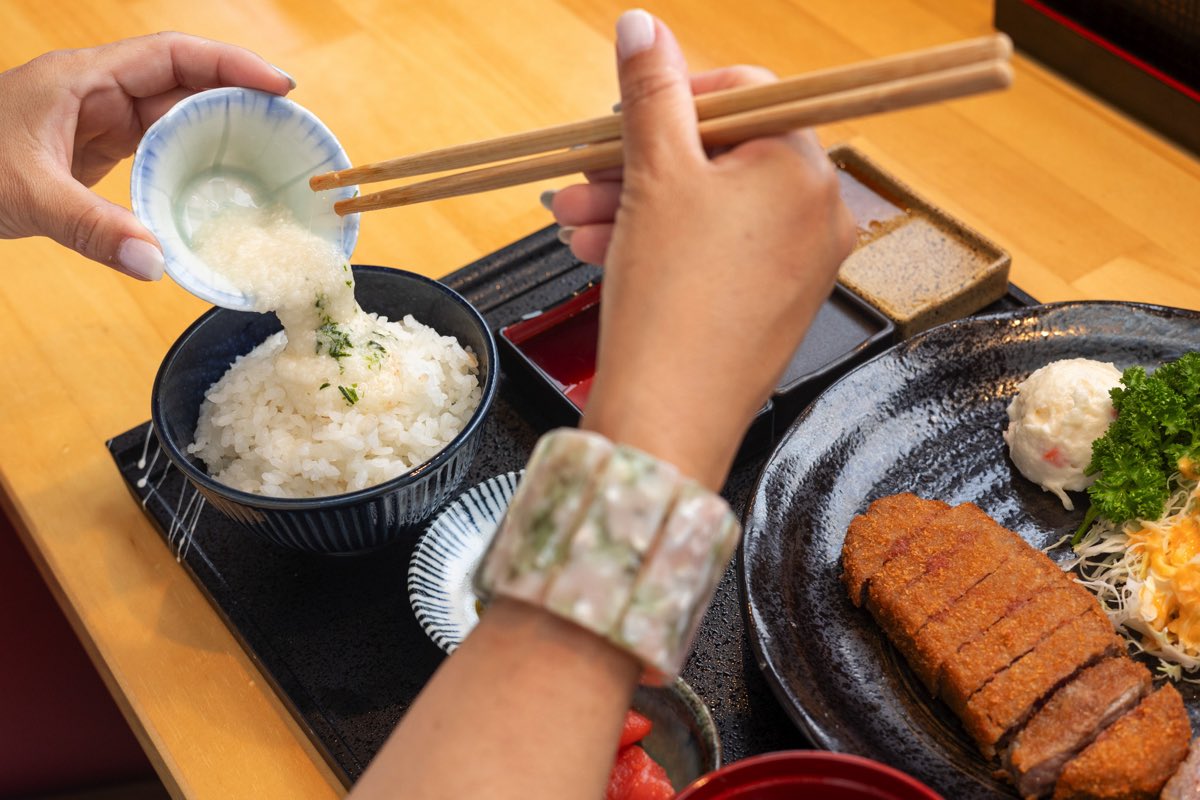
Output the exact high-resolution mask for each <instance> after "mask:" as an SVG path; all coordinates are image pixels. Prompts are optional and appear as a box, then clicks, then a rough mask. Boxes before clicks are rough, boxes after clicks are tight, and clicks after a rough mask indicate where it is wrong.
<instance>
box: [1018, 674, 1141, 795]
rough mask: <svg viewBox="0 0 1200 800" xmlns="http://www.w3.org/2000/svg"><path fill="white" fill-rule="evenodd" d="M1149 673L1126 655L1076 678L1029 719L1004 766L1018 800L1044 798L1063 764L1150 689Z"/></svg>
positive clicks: (1050, 790) (1051, 787) (1135, 703)
mask: <svg viewBox="0 0 1200 800" xmlns="http://www.w3.org/2000/svg"><path fill="white" fill-rule="evenodd" d="M1151 683H1152V680H1151V677H1150V671H1149V670H1148V669H1146V668H1145V667H1143V666H1142V665H1141V664H1139V663H1137V662H1136V661H1134V660H1133V659H1130V658H1126V657H1124V656H1121V657H1118V658H1107V659H1105V660H1103V661H1101V662H1100V663H1099V664H1097V665H1095V666H1094V667H1088V668H1087V669H1085V670H1084V671H1083V672H1081V673H1079V675H1077V676H1076V677H1075V679H1074V680H1073V681H1071V682H1070V683H1068V684H1067V685H1066V686H1063V687H1062V688H1061V689H1059V690H1058V691H1057V692H1055V693H1054V695H1053V696H1052V697H1051V698H1050V700H1049V701H1047V702H1046V705H1044V706H1042V708H1041V710H1040V711H1038V712H1037V713H1036V714H1034V715H1033V717H1032V718H1031V719H1030V720H1029V724H1027V725H1026V726H1025V727H1024V728H1023V729H1022V730H1021V732H1020V733H1018V734H1017V735H1016V737H1015V738H1014V739H1013V740H1012V743H1011V744H1010V745H1009V746H1008V748H1007V749H1006V750H1005V751H1004V756H1003V758H1004V766H1005V768H1006V769H1007V770H1008V772H1009V775H1011V776H1012V781H1013V784H1014V785H1015V786H1016V787H1017V792H1018V793H1019V794H1020V795H1021V796H1022V797H1027V798H1028V797H1047V796H1048V795H1049V794H1050V792H1052V791H1053V790H1054V782H1055V781H1056V780H1058V774H1059V773H1060V772H1062V768H1063V765H1064V764H1066V763H1067V762H1068V761H1070V760H1071V759H1072V758H1074V757H1075V756H1076V754H1078V753H1079V751H1080V750H1082V749H1083V748H1085V747H1087V746H1088V745H1089V744H1091V743H1092V741H1093V740H1095V738H1096V737H1097V736H1099V735H1100V734H1101V733H1103V731H1104V729H1105V728H1107V727H1108V726H1109V725H1111V724H1112V723H1113V721H1114V720H1116V719H1117V718H1118V717H1120V716H1121V715H1123V714H1124V713H1125V712H1127V711H1129V710H1130V709H1131V708H1133V707H1134V706H1136V705H1137V704H1138V703H1139V702H1141V699H1142V698H1143V697H1145V696H1146V694H1147V693H1148V692H1149V691H1150V687H1151Z"/></svg>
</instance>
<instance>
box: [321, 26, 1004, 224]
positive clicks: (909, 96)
mask: <svg viewBox="0 0 1200 800" xmlns="http://www.w3.org/2000/svg"><path fill="white" fill-rule="evenodd" d="M1011 54H1012V43H1011V42H1010V41H1009V39H1008V37H1007V36H1004V35H1003V34H998V35H995V36H988V37H984V38H980V39H972V40H969V41H965V42H959V43H956V44H951V45H944V46H941V47H935V48H931V49H928V50H919V51H914V52H912V53H905V54H901V55H897V56H890V57H887V58H881V59H877V60H874V61H865V62H861V63H858V64H851V65H848V66H843V67H835V68H832V69H826V70H821V71H818V72H811V73H805V74H802V75H797V76H794V77H791V78H785V79H783V80H780V81H777V82H775V83H769V84H762V85H759V86H753V87H749V88H739V89H729V90H726V91H722V92H713V93H712V94H707V95H701V96H699V97H697V98H696V111H697V115H698V117H699V119H700V125H699V132H700V138H701V141H702V142H703V143H704V145H705V146H706V147H720V146H728V145H734V144H737V143H739V142H743V141H746V140H748V139H753V138H756V137H760V136H770V135H775V134H780V133H784V132H786V131H789V130H795V129H797V128H806V127H810V126H813V125H822V124H826V123H830V122H837V121H840V120H845V119H850V118H852V117H859V116H866V115H868V114H878V113H882V112H885V111H895V110H899V109H902V108H912V107H914V106H919V105H924V104H927V103H935V102H939V101H942V100H949V99H953V98H957V97H964V96H967V95H971V94H978V93H981V92H987V91H992V90H995V89H1002V88H1005V87H1007V86H1008V85H1009V84H1010V83H1011V82H1012V69H1011V67H1010V66H1009V65H1008V58H1009V56H1010V55H1011ZM620 136H621V116H620V114H619V113H618V114H612V115H609V116H605V117H599V118H596V119H591V120H585V121H582V122H575V123H569V124H565V125H557V126H553V127H549V128H542V129H539V130H535V131H529V132H526V133H520V134H515V135H512V136H505V137H500V138H497V139H490V140H486V141H481V142H473V143H470V144H465V145H458V146H454V147H447V148H443V149H440V150H433V151H429V152H426V153H418V154H416V155H411V156H404V157H402V158H397V159H393V160H390V161H382V162H378V163H375V164H368V165H365V166H361V167H351V168H350V169H345V170H340V171H338V172H329V173H325V174H323V175H316V176H314V177H313V178H312V179H311V180H310V181H309V185H310V186H311V187H312V188H313V189H314V190H323V189H333V188H336V187H339V186H351V185H354V184H361V183H372V182H376V181H385V180H393V179H396V178H404V177H411V176H414V175H422V174H427V173H432V172H442V171H446V170H452V169H459V168H462V167H470V166H475V165H478V164H487V163H491V162H505V163H498V164H494V165H493V166H487V167H482V168H480V169H475V170H469V171H466V172H460V173H456V174H452V175H446V176H443V177H438V178H433V179H429V180H424V181H419V182H416V183H411V184H408V185H405V186H398V187H395V188H392V189H386V190H384V191H381V192H376V193H374V194H368V195H362V196H360V197H354V198H350V199H348V200H342V201H339V202H338V203H336V204H335V205H334V209H335V210H336V211H337V213H338V214H342V215H345V214H351V213H354V212H358V211H374V210H376V209H380V208H390V207H392V206H401V205H411V204H413V203H422V202H426V201H429V200H438V199H442V198H446V197H455V196H458V195H464V194H473V193H476V192H484V191H490V190H492V189H500V188H504V187H507V186H515V185H518V184H522V183H531V182H534V181H539V180H544V179H547V178H555V177H560V176H563V175H570V174H572V173H576V172H584V171H589V170H599V169H606V168H609V167H615V166H619V165H620V164H621V163H622V141H621V139H620ZM564 148H566V149H564ZM550 151H557V152H550ZM538 153H546V155H536V154H538ZM530 155H534V156H535V157H533V158H525V159H521V157H522V156H530ZM512 159H521V160H515V161H514V160H512Z"/></svg>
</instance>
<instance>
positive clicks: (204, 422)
mask: <svg viewBox="0 0 1200 800" xmlns="http://www.w3.org/2000/svg"><path fill="white" fill-rule="evenodd" d="M267 223H268V224H267V225H266V227H267V228H268V229H269V232H270V234H271V235H269V236H267V237H266V238H265V240H264V242H263V243H261V244H262V247H261V248H260V247H259V246H258V245H255V244H253V243H251V242H249V240H248V238H247V235H246V234H247V231H246V230H244V228H246V227H247V225H257V226H258V227H259V228H260V229H261V228H263V227H264V220H263V219H262V218H257V219H256V218H251V219H249V220H242V221H230V220H226V221H225V222H223V223H222V225H223V228H222V229H220V230H217V231H213V232H211V237H210V238H208V239H207V240H206V241H208V242H216V241H218V240H219V241H221V242H225V243H227V244H228V243H236V247H235V250H236V252H233V251H230V252H228V253H226V254H225V256H226V257H228V258H235V257H236V258H240V259H251V258H253V259H264V258H271V254H272V253H273V252H274V253H288V252H290V254H291V255H292V257H293V259H294V258H295V253H296V249H295V248H291V249H288V248H283V249H279V250H272V249H271V245H272V242H271V240H272V239H273V238H274V239H276V240H278V239H280V238H281V237H282V238H285V239H289V238H298V237H300V236H301V234H307V235H309V236H311V234H308V232H307V231H305V230H303V229H300V228H299V226H298V225H296V224H295V223H294V221H287V224H286V225H283V226H282V227H281V226H278V225H276V223H275V221H271V220H268V221H267ZM289 226H290V227H289ZM218 234H226V235H219V236H218ZM251 238H253V237H251ZM230 246H234V245H230ZM209 256H212V253H211V252H210V253H209ZM320 258H322V259H323V260H325V261H326V262H328V257H326V256H321V257H320ZM209 263H213V262H212V261H210V262H209ZM302 266H303V268H304V269H305V270H307V271H308V274H307V277H306V278H305V281H306V282H307V283H308V284H314V279H313V278H312V274H313V272H314V268H313V264H312V263H309V264H307V265H302ZM278 267H279V271H277V272H276V273H275V277H274V278H273V280H275V281H284V282H286V281H291V282H292V285H293V286H295V285H297V284H299V283H300V282H301V279H300V277H299V276H298V275H296V273H295V270H298V269H300V266H298V265H296V263H295V261H294V260H293V261H292V263H291V264H290V265H289V264H282V263H281V264H278ZM326 267H327V270H326V273H325V274H327V275H328V277H329V280H328V281H322V280H321V279H316V280H315V284H314V285H318V286H324V287H325V288H326V290H328V291H329V292H331V293H335V292H336V296H332V294H331V296H326V295H324V294H323V293H317V294H316V297H317V301H316V302H314V301H313V299H312V298H313V297H314V293H313V292H312V291H311V290H310V291H307V292H306V293H304V292H302V293H301V294H300V298H301V299H300V300H299V301H294V302H293V303H292V304H291V306H290V307H288V308H285V309H283V311H284V313H280V317H281V319H283V320H284V323H285V327H286V330H285V331H281V332H279V333H277V334H275V335H273V336H271V337H270V338H268V339H267V340H266V341H265V342H263V343H262V344H260V345H259V346H258V347H256V348H255V349H254V350H252V351H250V352H249V353H248V354H246V355H244V356H242V357H240V358H238V359H237V361H235V362H234V363H233V365H232V366H231V367H230V368H229V370H228V371H227V372H226V373H225V375H224V376H223V377H222V378H221V379H220V380H218V381H217V382H216V383H215V384H213V386H212V387H210V388H209V390H208V391H207V392H206V393H205V399H204V402H203V404H202V405H201V408H200V419H199V422H198V424H197V426H196V440H195V442H194V443H192V444H191V445H190V446H189V447H188V452H190V453H195V454H197V455H198V456H199V457H200V458H201V460H203V461H204V463H205V465H206V466H207V467H208V470H209V473H210V474H211V475H212V476H213V477H214V478H215V479H216V480H218V481H220V482H221V483H223V484H225V485H227V486H231V487H233V488H235V489H241V490H242V491H246V492H254V493H257V494H263V495H269V496H272V497H319V496H325V495H331V494H341V493H344V492H349V491H356V490H358V489H364V488H366V487H369V486H373V485H375V484H377V483H380V482H382V481H386V480H389V479H390V478H394V477H396V476H398V475H402V474H404V473H405V472H408V471H409V470H411V469H413V468H414V467H417V466H419V465H421V464H423V463H425V462H426V461H428V460H429V459H431V458H432V457H433V456H434V455H436V454H437V453H438V452H439V451H441V450H442V449H443V448H444V447H445V446H446V445H447V444H449V443H450V441H451V440H452V439H454V437H455V436H457V435H458V434H459V433H460V432H461V431H462V429H463V428H464V427H465V425H466V424H467V422H468V421H469V420H470V418H471V415H472V414H473V413H474V412H475V409H476V407H478V405H479V401H480V397H481V394H482V392H481V389H480V386H479V380H478V378H477V374H478V361H477V360H476V358H475V356H474V354H472V353H471V352H470V351H469V350H468V349H466V348H464V347H462V345H460V344H459V343H458V341H457V340H456V339H455V338H454V337H451V336H442V335H440V334H438V333H437V332H436V331H435V330H433V329H432V328H430V327H428V326H425V325H422V324H421V323H420V322H418V321H417V320H415V319H413V317H412V316H406V317H404V319H402V320H400V321H397V322H390V321H388V319H387V318H386V317H380V316H377V315H375V314H368V313H366V312H364V311H362V310H361V309H359V308H358V306H357V304H354V302H353V286H352V284H351V283H349V282H348V281H347V280H346V275H345V273H343V272H342V260H341V259H340V257H337V258H335V260H334V261H332V262H329V263H327V264H326ZM289 271H291V272H292V275H291V276H289V275H288V272H289ZM315 271H316V272H318V273H319V272H320V270H319V269H317V270H315ZM333 287H347V288H346V290H345V291H342V289H340V288H338V289H335V288H333ZM347 293H348V294H347ZM274 296H275V297H276V298H278V297H279V296H280V293H279V292H275V293H274ZM347 296H348V297H349V301H348V302H347V299H346V298H347ZM300 302H302V303H303V305H304V307H303V308H301V307H299V303H300ZM331 308H333V309H337V310H336V312H333V311H330V310H329V309H331ZM333 314H336V316H333V317H332V319H331V315H333ZM289 336H291V340H290V341H289ZM331 336H333V337H336V339H333V338H331Z"/></svg>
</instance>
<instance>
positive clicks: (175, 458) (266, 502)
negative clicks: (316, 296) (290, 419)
mask: <svg viewBox="0 0 1200 800" xmlns="http://www.w3.org/2000/svg"><path fill="white" fill-rule="evenodd" d="M354 278H355V295H356V297H357V299H358V302H359V304H360V305H362V307H363V309H365V310H366V311H370V312H375V313H378V314H383V315H384V316H387V317H388V318H389V319H400V318H401V317H403V316H404V315H405V314H412V315H413V316H414V317H416V318H417V319H418V320H419V321H421V322H423V323H424V324H426V325H429V326H430V327H432V328H433V329H434V330H436V331H438V332H439V333H441V334H444V335H448V336H454V337H455V338H457V339H458V341H459V343H460V344H462V345H463V346H465V347H469V348H470V349H471V351H472V352H473V353H474V354H475V357H476V358H477V359H478V360H479V385H480V388H481V389H482V397H481V398H480V401H479V407H478V408H477V409H476V410H475V413H474V415H472V417H471V418H470V420H469V421H468V422H467V425H466V427H464V428H463V430H462V432H461V433H459V434H458V436H457V437H455V438H454V439H453V440H452V441H451V442H450V444H448V445H447V446H446V447H445V448H444V449H443V450H441V451H440V452H439V453H438V454H437V455H435V456H434V457H433V458H432V459H430V460H429V461H427V462H425V463H424V464H422V465H420V466H418V467H417V468H415V469H413V470H411V471H409V472H407V473H405V474H403V475H400V476H398V477H396V478H393V479H391V480H389V481H385V482H383V483H381V484H378V485H376V486H372V487H369V488H366V489H362V490H359V491H356V492H350V493H346V494H339V495H331V496H328V497H315V498H303V499H292V498H274V497H266V496H263V495H257V494H251V493H249V492H243V491H239V490H237V489H233V488H230V487H228V486H225V485H223V484H221V483H219V482H217V481H216V480H214V479H213V478H212V477H211V476H210V475H209V474H208V472H207V471H206V470H205V468H204V464H203V463H202V462H201V461H200V460H199V459H198V458H196V457H195V456H193V455H189V454H188V452H187V447H188V445H189V444H190V443H191V442H192V441H193V439H194V435H195V432H196V420H197V419H198V417H199V414H200V403H201V401H202V400H203V399H204V393H205V391H206V390H207V389H208V388H209V387H210V386H211V385H212V384H213V383H214V382H215V381H216V380H217V379H219V378H220V377H221V376H222V375H223V374H224V373H225V371H226V370H227V369H228V368H229V365H230V364H232V363H233V361H234V359H236V358H237V357H238V356H241V355H244V354H245V353H248V352H250V350H252V349H253V348H254V347H256V346H257V345H258V344H260V343H261V342H262V341H263V340H264V339H266V338H267V337H268V336H270V335H271V334H273V333H275V332H276V331H278V330H279V329H280V324H279V320H278V319H277V318H276V317H275V315H274V314H270V313H268V314H257V313H250V312H242V311H231V310H229V309H225V308H214V309H212V310H211V311H209V312H208V313H206V314H204V315H203V316H202V317H200V319H198V320H196V322H195V323H193V324H192V326H191V327H189V328H188V329H187V330H186V331H184V332H183V334H182V335H181V336H180V337H179V339H178V340H177V341H176V342H175V344H174V345H172V347H171V349H170V350H169V351H168V352H167V355H166V357H165V358H164V359H163V362H162V365H161V367H159V370H158V376H157V377H156V378H155V380H154V387H153V389H152V390H151V395H150V405H151V421H152V422H153V425H154V432H155V434H156V435H157V436H158V440H159V442H160V443H161V444H162V448H163V451H164V452H165V453H166V454H167V457H168V458H169V459H170V460H171V463H172V464H173V465H174V466H175V467H176V468H178V469H179V470H180V471H181V472H182V473H183V474H184V476H185V477H186V478H187V479H188V481H190V482H191V484H192V485H193V486H195V487H196V489H197V490H198V491H199V492H200V493H201V494H202V495H203V496H204V497H205V499H206V500H207V501H208V502H209V503H210V504H211V505H212V506H213V507H214V508H216V509H217V510H218V511H220V512H221V513H223V514H224V515H225V516H227V517H229V518H230V519H232V520H234V521H236V522H238V523H240V524H241V525H243V526H244V527H245V528H247V529H249V530H251V531H253V532H254V533H256V534H259V535H260V536H262V537H264V538H266V539H268V540H269V541H272V542H275V543H276V544H280V545H283V546H284V547H289V548H294V549H298V550H306V551H309V552H314V553H329V554H348V553H358V552H365V551H369V550H375V549H377V548H379V547H382V546H384V545H387V544H389V543H391V542H393V541H396V540H398V539H400V538H403V537H406V536H415V535H416V532H415V531H414V530H413V526H416V525H418V524H420V523H422V522H423V521H424V520H426V519H427V518H428V517H429V516H430V515H432V514H433V512H434V511H435V510H437V508H438V507H439V506H441V505H442V503H444V502H445V501H446V500H447V499H449V497H450V496H451V495H452V494H453V493H454V492H455V490H456V489H457V488H458V485H459V483H460V482H461V481H462V478H463V476H464V475H466V472H467V469H468V467H469V466H470V464H471V460H472V459H473V458H474V456H475V451H476V449H477V448H478V446H479V440H480V437H481V435H482V432H483V422H484V419H485V417H486V416H487V413H488V411H489V409H490V408H491V405H492V401H493V400H494V399H495V396H496V385H497V378H498V363H497V360H496V343H495V340H494V339H493V338H492V334H491V331H490V330H489V329H488V326H487V323H486V322H484V320H483V317H481V316H480V315H479V312H478V311H476V310H475V308H474V307H473V306H472V305H471V304H470V303H468V302H467V301H466V300H464V299H463V298H462V297H461V296H460V295H459V294H457V293H456V292H454V291H453V290H451V289H449V288H448V287H446V286H444V285H443V284H441V283H438V282H437V281H434V280H431V279H429V278H425V277H422V276H421V275H417V274H415V273H411V272H404V271H402V270H396V269H388V268H386V267H370V266H355V267H354Z"/></svg>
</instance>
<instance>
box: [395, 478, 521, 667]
mask: <svg viewBox="0 0 1200 800" xmlns="http://www.w3.org/2000/svg"><path fill="white" fill-rule="evenodd" d="M522 474H524V473H523V472H509V473H506V474H504V475H497V476H496V477H494V478H489V479H488V480H486V481H484V482H483V483H481V484H479V485H478V486H475V487H472V488H471V489H468V490H467V491H465V492H463V493H462V494H461V495H459V496H458V498H457V499H456V500H454V502H452V503H450V504H449V505H448V506H446V508H445V509H443V510H442V511H441V513H439V514H438V515H437V516H436V517H434V519H433V521H432V522H431V523H429V527H428V528H426V529H425V534H424V536H422V537H421V541H419V542H417V547H416V549H415V550H414V551H413V556H412V561H411V562H409V566H408V600H409V602H410V603H412V608H413V613H415V614H416V615H417V621H418V622H420V623H421V627H422V628H424V629H425V632H426V633H427V634H429V638H431V639H433V641H434V643H435V644H436V645H437V646H438V647H440V648H442V649H443V650H445V651H446V652H447V653H452V652H454V648H456V647H458V645H459V643H460V642H462V640H463V639H464V638H466V635H467V633H468V632H469V631H470V630H471V628H473V627H475V623H477V622H479V612H478V610H477V608H476V597H475V590H474V588H473V587H472V585H471V581H472V579H473V577H474V574H475V567H476V566H477V565H478V564H479V560H480V559H481V558H482V557H483V551H484V550H485V549H486V548H487V545H488V542H490V541H491V540H492V534H493V533H495V531H496V525H498V524H499V522H500V519H501V517H503V516H504V512H505V510H506V509H507V508H508V502H509V500H511V499H512V496H513V493H514V492H515V491H516V488H517V482H518V481H519V480H520V479H521V475H522Z"/></svg>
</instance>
